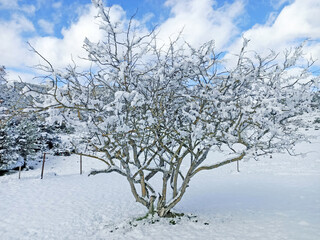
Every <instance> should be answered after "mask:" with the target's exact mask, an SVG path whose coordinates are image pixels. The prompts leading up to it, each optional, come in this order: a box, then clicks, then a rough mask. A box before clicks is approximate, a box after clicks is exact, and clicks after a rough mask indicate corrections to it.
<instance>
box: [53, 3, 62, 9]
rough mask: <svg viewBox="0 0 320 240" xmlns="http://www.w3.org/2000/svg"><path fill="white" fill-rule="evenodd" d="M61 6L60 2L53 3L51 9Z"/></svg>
mask: <svg viewBox="0 0 320 240" xmlns="http://www.w3.org/2000/svg"><path fill="white" fill-rule="evenodd" d="M61 6H62V2H54V3H53V4H52V7H53V8H61Z"/></svg>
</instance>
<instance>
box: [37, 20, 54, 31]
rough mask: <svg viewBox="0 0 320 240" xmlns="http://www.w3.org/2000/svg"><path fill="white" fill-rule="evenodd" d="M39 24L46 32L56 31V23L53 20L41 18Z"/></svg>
mask: <svg viewBox="0 0 320 240" xmlns="http://www.w3.org/2000/svg"><path fill="white" fill-rule="evenodd" d="M38 24H39V26H40V27H41V29H42V30H43V31H44V32H45V33H47V34H53V33H54V24H53V23H52V22H49V21H46V20H44V19H39V20H38Z"/></svg>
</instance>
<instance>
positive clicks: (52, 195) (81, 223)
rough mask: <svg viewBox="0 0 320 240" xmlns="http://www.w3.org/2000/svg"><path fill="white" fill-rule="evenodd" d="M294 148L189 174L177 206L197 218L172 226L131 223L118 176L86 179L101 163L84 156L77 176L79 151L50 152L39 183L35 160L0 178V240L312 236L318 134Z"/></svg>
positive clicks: (318, 234)
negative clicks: (190, 178) (292, 151)
mask: <svg viewBox="0 0 320 240" xmlns="http://www.w3.org/2000/svg"><path fill="white" fill-rule="evenodd" d="M310 131H311V130H310ZM312 131H314V132H315V133H316V134H317V135H318V136H319V135H320V130H314V129H312ZM297 149H298V150H300V151H303V152H308V154H307V155H306V156H305V157H301V156H297V157H291V156H289V155H287V154H275V155H273V156H272V158H269V157H265V158H264V159H260V160H259V161H255V160H251V161H248V162H241V163H240V173H238V172H237V171H236V164H230V165H227V166H224V167H222V168H219V169H216V170H213V171H208V172H203V173H200V174H199V175H198V176H195V177H194V179H193V181H191V184H190V187H189V189H188V191H187V193H186V195H185V197H184V198H183V199H182V201H181V202H180V203H179V204H178V205H177V207H176V208H175V211H176V212H184V213H187V214H194V215H196V217H194V218H190V220H189V219H188V218H187V217H184V218H182V219H181V220H179V219H176V220H175V222H176V224H175V225H172V224H169V221H170V220H169V219H162V220H160V221H159V222H155V223H154V224H151V223H146V222H143V221H142V222H137V221H134V219H135V218H137V217H139V216H143V215H144V214H145V212H146V210H145V209H144V207H142V206H140V204H138V203H136V202H135V201H134V199H133V197H132V196H131V193H130V190H129V186H128V184H127V182H126V180H125V179H124V178H123V177H121V176H119V175H117V174H99V175H96V176H90V177H88V176H87V175H88V173H89V172H90V170H91V169H93V168H95V169H101V168H104V164H103V163H100V162H98V161H97V160H94V159H90V158H84V159H83V168H84V174H83V175H79V157H78V156H71V157H53V156H49V157H48V159H47V162H46V165H45V173H44V179H43V180H40V169H41V163H39V164H38V166H37V167H36V168H35V169H34V170H29V171H23V172H22V174H21V179H20V180H19V179H18V174H12V175H7V176H3V177H0V239H3V240H7V239H59V240H60V239H77V240H79V239H218V240H219V239H221V240H229V239H230V240H231V239H245V240H250V239H259V240H260V239H268V240H269V239H273V240H277V239H279V240H280V239H290V240H294V239H295V240H318V239H320V228H319V226H320V136H319V137H318V138H317V139H314V140H313V141H312V143H311V144H307V143H303V144H300V145H298V146H297ZM210 157H211V158H214V157H215V154H214V153H212V154H211V155H210ZM39 161H40V159H39ZM130 222H131V223H130Z"/></svg>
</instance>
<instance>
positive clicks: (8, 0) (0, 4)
mask: <svg viewBox="0 0 320 240" xmlns="http://www.w3.org/2000/svg"><path fill="white" fill-rule="evenodd" d="M18 7H19V5H18V0H0V8H4V9H10V8H11V9H12V8H18Z"/></svg>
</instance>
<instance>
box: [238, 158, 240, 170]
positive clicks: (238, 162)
mask: <svg viewBox="0 0 320 240" xmlns="http://www.w3.org/2000/svg"><path fill="white" fill-rule="evenodd" d="M237 171H238V172H240V167H239V160H238V161H237Z"/></svg>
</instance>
